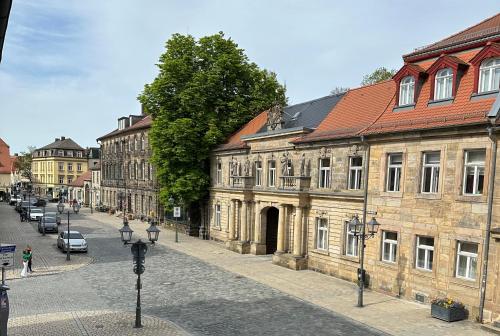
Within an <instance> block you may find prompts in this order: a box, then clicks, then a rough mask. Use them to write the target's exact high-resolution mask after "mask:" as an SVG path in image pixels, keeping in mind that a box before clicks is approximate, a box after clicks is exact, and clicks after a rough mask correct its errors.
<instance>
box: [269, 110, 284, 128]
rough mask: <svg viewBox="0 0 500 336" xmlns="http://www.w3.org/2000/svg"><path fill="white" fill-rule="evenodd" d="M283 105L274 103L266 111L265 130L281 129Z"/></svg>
mask: <svg viewBox="0 0 500 336" xmlns="http://www.w3.org/2000/svg"><path fill="white" fill-rule="evenodd" d="M283 122H284V120H283V107H282V106H281V105H280V104H276V105H274V106H273V107H271V108H270V109H269V110H268V111H267V130H268V131H274V130H278V129H281V126H282V125H283Z"/></svg>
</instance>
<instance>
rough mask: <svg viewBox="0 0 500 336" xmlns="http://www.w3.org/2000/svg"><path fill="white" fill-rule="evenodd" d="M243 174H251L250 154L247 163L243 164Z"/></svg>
mask: <svg viewBox="0 0 500 336" xmlns="http://www.w3.org/2000/svg"><path fill="white" fill-rule="evenodd" d="M243 174H244V175H245V176H250V160H249V159H248V156H247V159H246V160H245V164H244V165H243Z"/></svg>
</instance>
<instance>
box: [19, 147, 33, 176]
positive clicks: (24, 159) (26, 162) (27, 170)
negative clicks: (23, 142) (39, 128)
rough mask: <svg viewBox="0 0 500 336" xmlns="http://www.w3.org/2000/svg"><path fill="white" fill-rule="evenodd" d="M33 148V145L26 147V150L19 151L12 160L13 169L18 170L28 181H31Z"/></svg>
mask: <svg viewBox="0 0 500 336" xmlns="http://www.w3.org/2000/svg"><path fill="white" fill-rule="evenodd" d="M34 150H35V147H31V146H30V147H28V151H27V152H21V153H19V155H18V156H17V158H16V161H15V162H14V169H15V170H16V171H18V172H19V174H20V175H21V176H22V177H24V178H27V179H28V180H29V181H30V183H32V182H33V173H32V170H31V162H32V153H33V151H34Z"/></svg>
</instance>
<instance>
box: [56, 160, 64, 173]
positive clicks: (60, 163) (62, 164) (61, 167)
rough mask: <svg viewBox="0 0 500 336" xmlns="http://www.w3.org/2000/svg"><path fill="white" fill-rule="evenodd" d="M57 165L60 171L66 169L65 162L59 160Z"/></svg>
mask: <svg viewBox="0 0 500 336" xmlns="http://www.w3.org/2000/svg"><path fill="white" fill-rule="evenodd" d="M57 166H58V168H59V171H64V163H63V162H58V163H57Z"/></svg>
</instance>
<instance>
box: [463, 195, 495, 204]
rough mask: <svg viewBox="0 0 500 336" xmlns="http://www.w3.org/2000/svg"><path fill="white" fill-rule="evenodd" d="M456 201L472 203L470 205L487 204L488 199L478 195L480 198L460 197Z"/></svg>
mask: <svg viewBox="0 0 500 336" xmlns="http://www.w3.org/2000/svg"><path fill="white" fill-rule="evenodd" d="M455 201H459V202H470V203H486V201H487V198H486V195H478V196H473V195H471V196H468V195H458V196H457V197H455Z"/></svg>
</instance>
